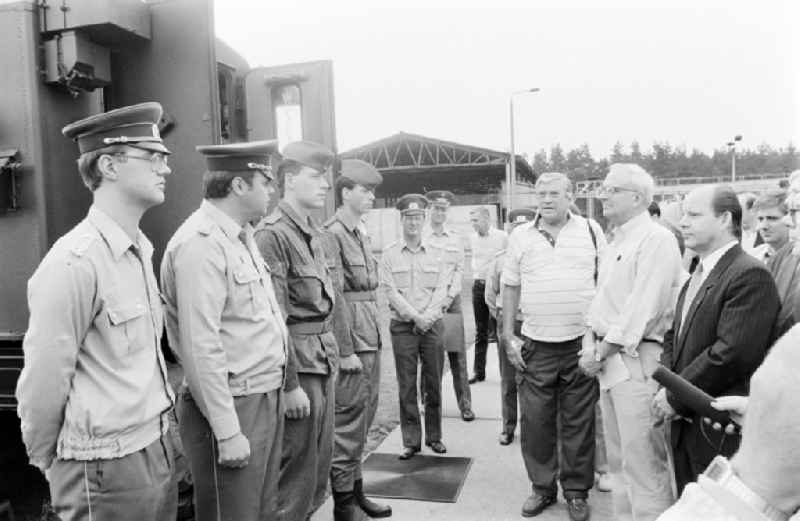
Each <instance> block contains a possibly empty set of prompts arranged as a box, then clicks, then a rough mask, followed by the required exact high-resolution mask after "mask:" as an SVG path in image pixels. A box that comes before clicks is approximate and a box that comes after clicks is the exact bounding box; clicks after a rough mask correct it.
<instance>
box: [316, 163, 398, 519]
mask: <svg viewBox="0 0 800 521" xmlns="http://www.w3.org/2000/svg"><path fill="white" fill-rule="evenodd" d="M381 181H383V179H382V177H381V175H380V173H379V172H378V171H377V170H376V169H375V167H374V166H372V165H371V164H369V163H367V162H365V161H361V160H358V159H344V160H342V163H341V175H340V176H339V177H338V179H336V185H335V189H336V197H337V199H338V200H339V201H340V203H341V206H339V209H338V210H337V211H336V214H335V215H334V216H333V217H332V218H331V219H330V220H329V221H328V222H326V223H325V230H326V231H327V234H326V239H328V240H327V241H326V242H327V243H329V247H328V248H329V250H330V251H331V253H332V256H333V258H334V259H335V260H336V264H337V269H336V270H335V273H336V274H337V275H339V276H338V277H337V279H338V280H336V281H335V282H336V283H337V285H340V286H341V288H342V296H343V298H341V299H338V300H337V302H336V304H335V305H336V306H337V307H338V306H341V307H343V308H344V310H343V311H344V313H343V314H344V315H345V316H346V317H347V320H344V321H340V322H337V323H335V324H334V334H335V335H336V339H337V342H338V344H339V345H340V346H342V345H347V344H349V343H352V344H353V351H354V352H355V355H352V356H351V357H347V358H342V359H341V369H342V370H341V371H340V373H339V376H338V378H337V382H336V426H335V433H334V448H333V464H332V467H331V488H332V490H333V497H334V502H335V507H334V518H335V519H342V520H350V519H359V518H360V517H362V516H363V513H361V512H359V511H358V509H359V507H360V508H361V510H363V511H364V512H366V513H367V514H368V515H369V516H370V517H388V516H391V515H392V509H391V508H390V507H388V506H384V505H379V504H377V503H374V502H372V501H370V500H369V499H367V498H366V497H365V496H364V491H363V482H362V476H361V460H362V457H363V452H364V444H365V442H366V438H367V431H368V430H369V426H370V425H371V424H372V420H373V419H374V418H375V412H376V411H377V408H378V386H379V383H380V374H381V371H380V349H381V347H383V346H382V342H381V335H380V324H381V321H382V319H381V313H380V311H379V309H378V302H377V300H376V296H377V295H376V294H377V289H378V284H379V278H378V263H377V261H376V260H375V256H374V255H373V253H372V247H371V244H370V240H369V236H368V235H367V234H365V233H364V232H363V231H362V230H361V226H360V225H361V219H362V217H363V216H364V215H366V214H367V212H369V211H370V209H372V203H373V201H374V200H375V188H376V187H377V186H378V185H379V184H380V183H381ZM351 363H352V364H355V365H358V366H361V371H360V372H351V371H345V367H346V365H347V364H351Z"/></svg>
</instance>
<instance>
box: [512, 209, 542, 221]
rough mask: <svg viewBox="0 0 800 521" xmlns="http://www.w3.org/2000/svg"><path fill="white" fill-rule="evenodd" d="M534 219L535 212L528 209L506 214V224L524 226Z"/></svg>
mask: <svg viewBox="0 0 800 521" xmlns="http://www.w3.org/2000/svg"><path fill="white" fill-rule="evenodd" d="M534 218H536V212H534V211H533V210H530V209H528V208H517V209H516V210H511V211H510V212H508V222H509V223H511V224H525V223H527V222H531V221H532V220H533V219H534Z"/></svg>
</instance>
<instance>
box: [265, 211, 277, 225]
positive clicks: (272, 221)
mask: <svg viewBox="0 0 800 521" xmlns="http://www.w3.org/2000/svg"><path fill="white" fill-rule="evenodd" d="M280 220H281V214H280V213H278V212H272V213H271V214H269V215H268V216H266V217H264V224H275V223H276V222H278V221H280Z"/></svg>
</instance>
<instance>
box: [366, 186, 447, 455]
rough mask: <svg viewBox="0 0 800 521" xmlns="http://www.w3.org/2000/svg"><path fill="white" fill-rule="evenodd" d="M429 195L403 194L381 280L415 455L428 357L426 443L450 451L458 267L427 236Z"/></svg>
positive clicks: (408, 440)
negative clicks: (447, 390) (447, 350)
mask: <svg viewBox="0 0 800 521" xmlns="http://www.w3.org/2000/svg"><path fill="white" fill-rule="evenodd" d="M427 206H428V200H427V199H425V196H423V195H420V194H407V195H404V196H403V197H401V198H400V200H398V202H397V205H396V208H397V209H398V210H399V211H400V222H401V224H402V227H403V237H402V238H401V239H400V240H398V241H396V242H394V243H392V244H390V245H389V246H387V247H386V248H385V249H384V250H383V255H382V257H381V262H380V268H381V272H380V274H381V284H382V285H383V286H384V288H385V291H386V293H387V297H388V300H389V307H390V309H391V315H392V319H391V324H390V330H391V333H392V348H393V351H394V359H395V368H396V371H397V386H398V391H399V393H400V429H401V431H402V433H403V447H404V448H403V452H402V453H401V454H400V459H409V458H411V457H413V456H414V454H416V453H417V452H419V451H420V450H421V445H422V443H421V442H422V433H421V429H420V418H419V408H418V406H417V364H418V361H419V360H420V359H421V360H422V385H423V388H424V391H425V444H426V445H428V446H429V447H431V449H432V450H433V451H434V452H436V453H439V454H441V453H444V452H447V449H446V448H445V446H444V444H443V443H442V405H441V391H442V364H443V363H444V351H443V347H442V342H443V333H444V326H443V325H442V316H443V315H444V312H443V311H444V309H445V307H446V305H448V304H449V300H448V297H447V290H448V287H449V284H450V281H451V280H452V267H450V266H448V265H447V264H446V263H445V262H444V249H442V248H438V247H436V246H434V245H433V244H426V243H425V242H423V241H422V226H423V224H424V222H425V209H426V208H427Z"/></svg>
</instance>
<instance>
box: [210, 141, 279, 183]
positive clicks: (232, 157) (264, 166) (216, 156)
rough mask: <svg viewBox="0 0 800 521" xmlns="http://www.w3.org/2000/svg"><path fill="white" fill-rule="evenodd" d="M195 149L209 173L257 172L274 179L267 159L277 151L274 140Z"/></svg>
mask: <svg viewBox="0 0 800 521" xmlns="http://www.w3.org/2000/svg"><path fill="white" fill-rule="evenodd" d="M196 148H197V151H198V152H200V153H201V154H203V155H204V156H205V159H206V168H208V170H210V171H215V170H222V171H226V172H242V171H246V170H258V171H260V172H263V173H264V174H266V176H267V177H269V178H270V179H274V176H273V175H272V167H271V166H270V162H269V158H270V156H271V155H272V154H275V153H276V152H277V151H278V140H276V139H273V140H267V141H250V142H247V143H231V144H227V145H201V146H198V147H196Z"/></svg>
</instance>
